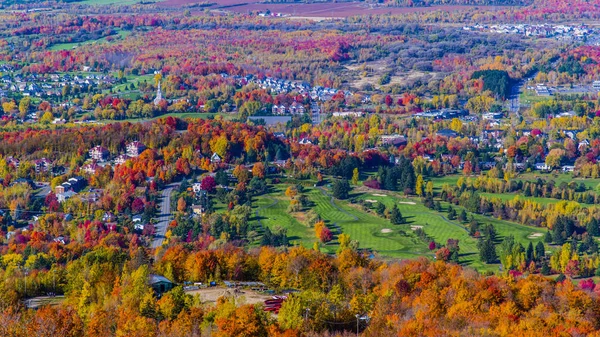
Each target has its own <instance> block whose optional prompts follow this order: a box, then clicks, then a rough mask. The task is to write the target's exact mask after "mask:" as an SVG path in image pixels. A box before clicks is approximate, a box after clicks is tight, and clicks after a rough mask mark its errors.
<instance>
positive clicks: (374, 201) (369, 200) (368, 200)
mask: <svg viewBox="0 0 600 337" xmlns="http://www.w3.org/2000/svg"><path fill="white" fill-rule="evenodd" d="M365 202H370V203H372V204H374V203H376V202H377V200H372V199H365Z"/></svg>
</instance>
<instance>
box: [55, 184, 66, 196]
mask: <svg viewBox="0 0 600 337" xmlns="http://www.w3.org/2000/svg"><path fill="white" fill-rule="evenodd" d="M66 191H67V190H65V186H63V185H58V186H56V187H55V188H54V194H57V195H58V194H63V193H65V192H66Z"/></svg>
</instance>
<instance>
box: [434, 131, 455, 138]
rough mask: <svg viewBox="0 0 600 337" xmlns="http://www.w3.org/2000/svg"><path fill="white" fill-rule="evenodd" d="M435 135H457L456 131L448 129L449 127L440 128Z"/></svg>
mask: <svg viewBox="0 0 600 337" xmlns="http://www.w3.org/2000/svg"><path fill="white" fill-rule="evenodd" d="M437 135H438V136H440V137H446V138H456V137H458V133H456V132H454V131H452V130H450V129H442V130H438V132H437Z"/></svg>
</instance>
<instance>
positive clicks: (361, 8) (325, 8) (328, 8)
mask: <svg viewBox="0 0 600 337" xmlns="http://www.w3.org/2000/svg"><path fill="white" fill-rule="evenodd" d="M170 1H173V2H178V3H181V2H182V1H180V0H168V1H167V3H168V2H170ZM216 2H217V4H220V1H216ZM225 6H232V5H225ZM469 8H473V7H472V6H431V7H378V6H374V5H369V4H365V3H364V2H342V3H312V4H304V3H293V4H277V3H269V4H266V3H259V2H250V3H247V4H244V5H236V6H232V7H230V8H227V9H228V10H231V11H233V12H238V13H246V12H247V11H266V10H267V9H268V10H270V11H271V12H272V13H281V14H286V15H292V16H296V17H305V18H311V17H315V18H337V17H348V16H354V15H365V14H373V15H374V14H396V15H397V14H408V13H419V12H428V11H436V10H440V11H449V12H452V11H461V10H466V9H469Z"/></svg>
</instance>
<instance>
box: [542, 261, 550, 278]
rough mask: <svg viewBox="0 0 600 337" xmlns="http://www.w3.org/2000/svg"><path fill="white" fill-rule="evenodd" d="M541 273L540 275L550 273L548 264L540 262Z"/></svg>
mask: <svg viewBox="0 0 600 337" xmlns="http://www.w3.org/2000/svg"><path fill="white" fill-rule="evenodd" d="M541 273H542V275H550V273H551V270H550V266H548V264H547V263H546V262H544V264H542V270H541Z"/></svg>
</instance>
